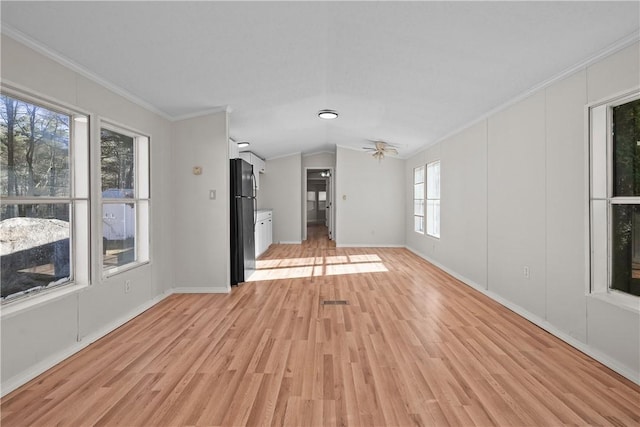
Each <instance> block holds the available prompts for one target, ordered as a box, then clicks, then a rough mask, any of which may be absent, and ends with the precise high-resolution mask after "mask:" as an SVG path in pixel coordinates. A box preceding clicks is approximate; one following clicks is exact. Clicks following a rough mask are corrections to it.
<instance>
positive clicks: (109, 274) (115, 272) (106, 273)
mask: <svg viewBox="0 0 640 427" xmlns="http://www.w3.org/2000/svg"><path fill="white" fill-rule="evenodd" d="M150 263H151V261H139V262H132V263H129V264H125V265H121V266H120V267H114V268H110V269H108V270H103V272H102V277H103V278H105V279H108V278H110V277H113V276H116V275H118V274H120V273H124V272H127V271H131V270H133V269H136V268H138V267H142V266H143V265H149V264H150Z"/></svg>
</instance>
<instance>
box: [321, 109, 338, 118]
mask: <svg viewBox="0 0 640 427" xmlns="http://www.w3.org/2000/svg"><path fill="white" fill-rule="evenodd" d="M318 117H320V118H321V119H324V120H333V119H337V118H338V112H337V111H335V110H320V111H318Z"/></svg>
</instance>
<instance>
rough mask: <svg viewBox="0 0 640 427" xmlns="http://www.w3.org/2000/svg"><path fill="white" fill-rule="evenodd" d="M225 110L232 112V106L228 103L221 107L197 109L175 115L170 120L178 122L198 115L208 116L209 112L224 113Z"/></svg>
mask: <svg viewBox="0 0 640 427" xmlns="http://www.w3.org/2000/svg"><path fill="white" fill-rule="evenodd" d="M224 112H226V113H230V112H231V107H229V106H228V105H222V106H220V107H213V108H209V109H208V110H202V111H196V112H194V113H189V114H183V115H181V116H174V117H171V118H170V119H169V120H171V121H173V122H177V121H180V120H188V119H195V118H197V117H202V116H207V115H209V114H217V113H224Z"/></svg>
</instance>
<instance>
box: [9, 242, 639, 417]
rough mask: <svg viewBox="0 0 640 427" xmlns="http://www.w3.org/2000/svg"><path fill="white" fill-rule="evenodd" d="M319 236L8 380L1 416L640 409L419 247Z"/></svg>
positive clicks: (590, 365)
mask: <svg viewBox="0 0 640 427" xmlns="http://www.w3.org/2000/svg"><path fill="white" fill-rule="evenodd" d="M320 231H322V230H320ZM314 235H315V234H314V233H311V234H310V236H312V237H313V236H314ZM315 236H316V237H315V238H312V239H311V240H310V241H309V242H305V243H304V244H303V245H273V246H272V247H271V248H270V249H269V250H268V251H267V252H266V253H265V255H264V256H263V257H262V258H261V260H260V263H261V267H260V268H261V270H260V271H266V272H274V271H275V272H276V273H277V271H279V270H283V271H287V269H290V268H302V267H309V266H312V268H311V269H309V268H307V269H306V270H303V271H302V272H301V273H299V274H298V276H299V277H296V278H276V279H272V280H261V281H254V282H250V283H246V284H243V285H241V286H240V287H238V288H234V289H233V292H232V293H231V294H229V295H211V294H202V295H194V294H190V295H172V296H170V297H169V298H167V299H165V300H164V301H162V302H161V303H159V304H158V305H156V306H154V307H153V308H151V309H150V310H148V311H147V312H145V313H144V314H142V315H140V316H139V317H137V318H136V319H134V320H133V321H131V322H129V323H127V324H126V325H124V326H122V327H121V328H119V329H118V330H116V331H114V332H113V333H111V334H109V335H108V336H106V337H104V338H103V339H101V340H99V341H97V342H96V343H94V344H93V345H91V346H89V347H87V348H86V349H85V350H83V351H81V352H79V353H77V354H76V355H74V356H73V357H71V358H69V359H68V360H66V361H64V362H63V363H61V364H59V365H58V366H56V367H54V368H53V369H51V370H50V371H48V372H46V373H45V374H43V375H41V376H40V377H38V378H36V379H34V380H33V381H31V382H29V383H28V384H26V385H25V386H23V387H21V388H20V389H18V390H16V391H14V392H13V393H11V394H9V395H7V396H6V397H5V398H4V399H2V405H1V410H2V414H1V425H2V426H23V425H33V426H49V425H65V426H67V425H68V426H90V425H96V426H115V425H123V426H241V425H252V426H257V425H287V426H410V425H424V426H446V425H452V426H453V425H455V426H474V425H478V426H491V425H502V426H562V425H587V424H588V425H615V426H637V425H639V424H640V387H638V386H637V385H635V384H633V383H632V382H630V381H628V380H626V379H624V378H622V377H621V376H619V375H618V374H616V373H614V372H613V371H611V370H609V369H607V368H606V367H604V366H603V365H601V364H600V363H598V362H596V361H594V360H593V359H591V358H589V357H587V356H585V355H584V354H582V353H580V352H578V351H576V350H575V349H573V348H571V347H569V346H568V345H566V344H565V343H563V342H562V341H560V340H558V339H556V338H555V337H553V336H551V335H549V334H548V333H546V332H544V331H543V330H541V329H539V328H537V327H536V326H534V325H532V324H531V323H529V322H528V321H526V320H525V319H523V318H521V317H519V316H517V315H515V314H514V313H512V312H511V311H509V310H507V309H505V308H503V307H502V306H500V305H499V304H497V303H495V302H493V301H491V300H490V299H488V298H487V297H485V296H483V295H482V294H480V293H478V292H476V291H474V290H472V289H471V288H469V287H467V286H465V285H463V284H461V283H460V282H458V281H457V280H455V279H453V278H452V277H450V276H448V275H447V274H445V273H443V272H442V271H440V270H438V269H436V268H435V267H433V266H431V265H430V264H428V263H427V262H425V261H424V260H422V259H420V258H418V257H417V256H415V255H413V254H412V253H410V252H409V251H407V250H405V249H389V248H385V249H380V248H376V249H368V248H358V249H347V248H344V249H343V248H338V249H336V248H335V247H334V245H333V244H332V242H330V241H328V240H327V239H326V238H324V237H322V236H321V233H319V234H317V235H315ZM380 266H382V269H381V268H380ZM305 271H306V273H305ZM276 273H274V274H272V277H281V276H282V274H276ZM323 300H347V301H348V302H349V304H348V305H321V301H323Z"/></svg>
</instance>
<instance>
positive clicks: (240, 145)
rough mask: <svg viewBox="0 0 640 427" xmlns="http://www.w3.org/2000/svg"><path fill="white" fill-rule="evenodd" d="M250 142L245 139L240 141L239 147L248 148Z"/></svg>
mask: <svg viewBox="0 0 640 427" xmlns="http://www.w3.org/2000/svg"><path fill="white" fill-rule="evenodd" d="M249 145H250V144H249V143H248V142H247V141H243V142H238V148H246V147H248V146H249Z"/></svg>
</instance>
